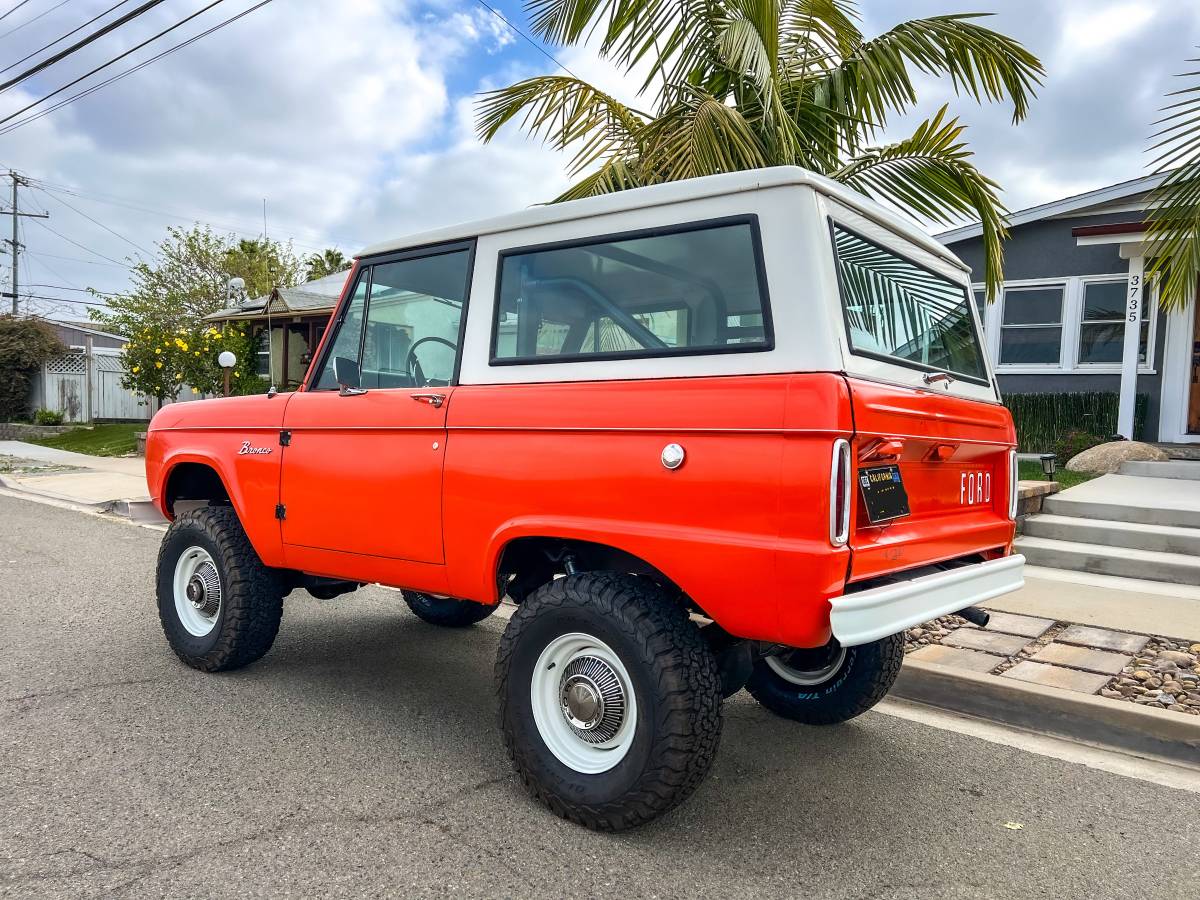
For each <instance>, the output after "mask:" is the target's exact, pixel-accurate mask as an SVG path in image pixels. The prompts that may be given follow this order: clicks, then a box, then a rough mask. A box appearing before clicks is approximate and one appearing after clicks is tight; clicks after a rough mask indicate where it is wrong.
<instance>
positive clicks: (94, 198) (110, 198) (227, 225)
mask: <svg viewBox="0 0 1200 900" xmlns="http://www.w3.org/2000/svg"><path fill="white" fill-rule="evenodd" d="M26 180H27V181H29V182H30V183H31V184H32V185H33V186H34V187H36V188H38V189H39V190H41V191H43V192H49V193H51V194H54V195H58V194H67V195H69V196H71V197H78V198H79V199H81V200H88V201H91V202H93V203H104V204H107V205H109V206H117V207H121V208H122V209H131V210H134V211H136V212H143V213H150V214H151V215H155V216H161V217H162V218H164V219H173V220H176V221H179V222H207V223H208V224H209V225H212V226H213V227H214V228H220V229H224V230H228V231H231V232H233V233H234V234H238V235H243V236H245V237H256V236H258V235H259V234H260V233H261V232H258V231H247V230H246V229H247V228H248V227H249V226H248V225H247V223H245V222H240V223H232V222H221V221H216V220H214V219H212V218H210V217H209V216H207V215H204V214H199V213H196V214H184V213H182V212H180V211H179V210H175V211H170V210H165V209H153V208H151V207H148V206H140V205H138V204H135V203H129V202H126V199H125V198H121V197H117V196H116V195H114V194H97V193H90V192H89V193H86V194H85V193H81V192H80V191H77V190H74V189H73V188H69V187H67V186H65V185H56V184H54V183H53V182H48V181H43V180H41V179H39V178H29V177H26ZM277 221H286V220H277ZM293 224H296V223H293ZM330 237H332V238H334V239H335V240H336V239H337V238H338V235H330ZM345 237H346V236H345V235H342V236H341V238H343V243H347V244H353V245H362V244H363V243H364V242H363V241H362V240H361V239H359V238H354V239H352V240H344V238H345ZM289 240H291V241H292V243H294V244H296V245H297V246H300V247H308V248H310V249H312V250H324V249H326V247H327V245H320V244H310V243H307V242H305V241H300V240H297V239H296V238H295V237H289Z"/></svg>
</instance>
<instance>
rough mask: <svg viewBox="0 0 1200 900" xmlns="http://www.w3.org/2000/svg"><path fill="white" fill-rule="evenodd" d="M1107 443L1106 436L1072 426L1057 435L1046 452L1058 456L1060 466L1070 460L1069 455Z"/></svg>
mask: <svg viewBox="0 0 1200 900" xmlns="http://www.w3.org/2000/svg"><path fill="white" fill-rule="evenodd" d="M1107 443H1108V438H1107V437H1103V436H1101V435H1098V434H1092V433H1091V432H1090V431H1083V430H1081V429H1078V428H1072V429H1071V430H1070V431H1068V432H1067V433H1066V434H1064V435H1062V436H1061V437H1059V439H1058V440H1057V441H1055V442H1054V445H1053V446H1052V447H1051V448H1050V450H1049V451H1048V452H1050V453H1053V454H1054V455H1055V456H1057V457H1058V465H1059V467H1060V468H1061V467H1062V466H1065V465H1066V464H1067V463H1068V462H1070V460H1071V457H1073V456H1078V455H1079V454H1080V453H1082V452H1083V451H1084V450H1090V449H1092V447H1098V446H1099V445H1100V444H1107Z"/></svg>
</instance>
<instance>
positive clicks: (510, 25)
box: [475, 0, 583, 81]
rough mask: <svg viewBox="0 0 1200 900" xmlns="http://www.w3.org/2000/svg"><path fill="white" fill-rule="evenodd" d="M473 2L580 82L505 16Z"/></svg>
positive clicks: (576, 76) (486, 5)
mask: <svg viewBox="0 0 1200 900" xmlns="http://www.w3.org/2000/svg"><path fill="white" fill-rule="evenodd" d="M475 2H476V3H478V4H479V5H480V6H482V7H483V8H484V9H486V10H487V11H488V12H490V13H491V14H492V15H493V16H495V17H496V18H497V19H499V20H500V21H501V22H503V23H504V24H505V25H507V26H508V27H509V28H510V29H512V30H513V31H514V32H515V33H516V34H518V35H520V36H521V37H523V38H524V39H525V40H526V42H527V43H528V44H529V46H531V47H533V49H534V50H536V51H537V52H538V53H540V54H542V56H544V57H546V59H548V60H550V62H552V63H554V64H555V65H556V66H558V67H559V68H560V69H562V70H563V71H564V72H566V73H567V74H568V75H570V76H571V77H572V78H578V79H579V80H580V81H582V80H583V79H582V78H579V76H578V75H576V74H575V73H574V72H572V71H571V70H570V69H568V68H567V67H566V66H565V65H564V64H563V63H561V62H559V61H558V60H557V59H555V58H554V56H553V54H551V53H550V51H549V50H547V49H546V48H545V47H543V46H542V45H541V44H539V43H538V42H537V41H535V40H534V39H533V38H531V37H530V36H529V35H527V34H526V33H525V32H524V31H522V30H521V29H520V28H518V27H517V26H516V25H514V24H513V23H512V22H510V21H508V17H507V16H505V15H504V14H503V13H501V12H500V11H499V10H497V9H495V8H494V7H492V6H489V5H488V4H487V3H486V2H485V0H475Z"/></svg>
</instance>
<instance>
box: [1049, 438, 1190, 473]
mask: <svg viewBox="0 0 1200 900" xmlns="http://www.w3.org/2000/svg"><path fill="white" fill-rule="evenodd" d="M1168 459H1170V457H1169V456H1167V454H1166V453H1164V452H1163V451H1162V450H1160V449H1158V448H1157V447H1155V446H1153V445H1151V444H1143V443H1142V442H1141V441H1111V442H1109V443H1107V444H1100V445H1099V446H1098V447H1092V449H1090V450H1084V451H1083V452H1082V453H1080V454H1078V455H1076V456H1072V457H1071V458H1070V460H1068V461H1067V465H1066V469H1067V471H1068V472H1087V473H1089V474H1092V475H1111V474H1113V473H1114V472H1116V471H1117V469H1119V468H1120V467H1121V463H1123V462H1125V461H1126V460H1151V461H1154V462H1163V461H1166V460H1168Z"/></svg>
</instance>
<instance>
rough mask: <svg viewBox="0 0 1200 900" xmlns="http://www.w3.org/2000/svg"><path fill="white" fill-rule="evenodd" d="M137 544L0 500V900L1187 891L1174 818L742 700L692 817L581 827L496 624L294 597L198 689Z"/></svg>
mask: <svg viewBox="0 0 1200 900" xmlns="http://www.w3.org/2000/svg"><path fill="white" fill-rule="evenodd" d="M385 524H386V523H385V522H384V521H383V520H382V519H381V520H380V527H385ZM160 537H161V535H160V533H158V532H156V531H153V530H149V529H146V528H139V527H135V526H132V525H129V524H126V523H122V522H118V521H112V520H107V519H103V518H100V517H97V516H93V515H87V514H84V513H80V512H73V511H70V510H64V509H57V508H52V507H47V506H43V505H38V504H34V503H32V502H28V501H26V500H22V499H14V498H12V497H10V496H0V603H2V606H0V617H2V618H0V896H17V897H25V896H30V897H33V896H37V897H41V896H62V897H92V896H139V897H161V896H166V895H171V896H197V897H244V896H264V895H273V896H274V895H280V894H285V893H286V894H295V895H309V896H347V897H360V896H379V895H400V896H445V895H454V896H465V897H488V898H494V897H502V896H546V897H567V896H573V897H581V896H600V895H604V896H616V897H673V896H707V897H723V896H731V897H732V896H741V897H775V896H796V897H809V898H864V900H865V898H916V897H919V898H923V900H928V898H952V897H981V898H982V897H986V898H995V897H1004V898H1018V897H1088V898H1103V897H1113V898H1118V897H1119V898H1127V897H1138V898H1142V900H1145V898H1159V897H1162V898H1173V897H1182V896H1194V895H1195V894H1196V892H1197V890H1200V853H1198V851H1197V849H1196V848H1197V847H1198V846H1200V816H1197V814H1196V810H1197V808H1198V802H1200V795H1197V794H1196V793H1192V792H1189V791H1187V790H1183V789H1177V788H1173V787H1168V786H1165V785H1164V784H1162V783H1152V782H1149V781H1146V780H1143V779H1141V778H1134V777H1124V776H1122V775H1118V774H1112V773H1111V772H1109V771H1102V770H1098V769H1096V768H1094V767H1089V766H1085V765H1081V764H1079V763H1078V762H1075V761H1072V760H1071V759H1069V758H1068V759H1060V758H1054V757H1051V756H1047V755H1044V754H1042V753H1032V752H1026V751H1025V750H1021V749H1016V748H1015V747H1011V746H1004V745H1003V744H1000V743H996V742H995V738H993V739H992V740H981V739H979V738H977V737H974V736H971V735H970V734H964V733H960V732H959V731H958V730H954V729H948V728H946V727H931V726H930V725H927V724H922V723H920V722H916V721H912V720H910V719H909V718H905V717H902V716H901V715H897V714H891V713H883V712H872V713H868V714H867V715H865V716H862V717H861V718H859V719H858V720H856V721H855V722H853V723H849V724H846V725H843V726H838V727H833V728H824V729H821V728H804V727H801V726H798V725H795V724H793V723H789V722H785V721H783V720H780V719H777V718H775V717H773V716H772V715H771V714H769V713H767V712H766V711H765V710H763V709H762V708H760V707H758V706H757V705H756V704H755V703H754V702H753V700H751V699H750V698H749V697H748V696H747V695H745V694H740V695H738V696H737V697H735V698H734V699H733V700H731V701H729V702H728V703H727V704H726V707H725V709H726V721H725V731H724V737H723V740H722V745H721V750H720V753H719V754H718V758H717V762H716V765H715V766H714V769H713V771H712V774H711V777H710V778H709V779H708V781H707V782H706V783H705V785H704V786H703V787H702V788H701V789H700V790H699V792H698V793H697V794H696V795H695V796H694V797H693V798H692V799H691V800H690V801H689V802H687V803H686V804H685V805H684V806H683V807H681V808H680V809H678V810H676V811H675V812H673V813H671V814H670V815H668V816H666V817H664V818H663V819H661V820H659V821H657V822H655V823H653V824H651V825H650V826H647V827H645V828H642V829H640V830H638V831H634V832H629V833H625V834H622V835H617V836H611V835H599V834H594V833H591V832H588V831H584V830H582V829H580V828H577V827H575V826H572V825H569V824H567V823H565V822H562V821H560V820H559V819H556V818H554V817H553V816H551V815H550V814H549V813H548V812H546V811H544V810H543V809H542V808H541V807H540V806H537V805H535V804H534V803H533V802H532V801H531V800H529V799H528V798H527V797H526V796H525V794H524V793H523V791H522V789H521V787H520V785H519V784H518V783H517V781H516V779H515V778H514V777H513V776H512V775H511V774H510V770H509V768H508V763H507V760H506V759H505V756H504V751H503V748H502V744H501V740H500V736H499V733H498V731H497V728H496V724H495V713H494V702H493V697H492V671H491V669H492V656H493V653H494V651H495V647H496V643H497V640H498V637H499V633H500V629H501V627H502V625H503V622H501V621H500V620H497V619H492V620H488V621H487V622H485V623H484V624H482V625H481V626H477V627H476V628H473V629H469V630H468V631H466V632H461V631H459V632H451V631H439V630H438V629H436V628H433V627H431V626H428V625H425V624H423V623H422V622H420V621H419V620H417V619H416V618H414V617H413V616H412V615H410V614H409V613H408V611H407V609H406V608H405V607H404V606H403V604H402V603H400V602H399V598H398V596H397V595H396V594H395V593H394V592H389V591H385V590H382V589H379V588H371V589H365V590H363V591H360V592H358V593H357V594H351V595H347V596H345V597H341V598H338V599H337V600H334V601H325V602H321V601H317V600H314V599H313V598H311V597H309V596H308V595H307V594H298V595H294V596H293V597H291V598H289V600H288V601H287V605H286V607H285V613H284V622H283V628H282V630H281V633H280V636H279V639H278V641H277V642H276V644H275V648H274V650H273V651H272V652H271V653H270V654H269V655H268V656H267V657H266V658H265V659H264V660H263V661H262V662H260V663H259V664H257V665H255V666H252V667H251V668H249V669H246V670H243V671H241V672H237V673H231V674H225V675H217V676H213V675H203V674H201V673H199V672H195V671H192V670H191V669H188V668H186V667H184V666H183V665H181V664H180V663H179V662H178V661H177V660H176V659H175V657H174V656H173V655H172V654H171V653H170V651H169V650H168V649H167V647H166V644H165V643H164V641H163V639H162V635H161V633H160V631H159V625H158V621H157V616H156V613H155V609H154V603H153V594H152V572H153V566H154V559H155V554H156V552H157V547H158V542H159V539H160ZM1018 738H1019V736H1018V735H1015V734H1014V741H1018ZM1003 739H1004V738H1003V737H1002V738H1001V740H1003ZM1067 756H1068V757H1069V756H1070V754H1067ZM1121 764H1122V765H1125V766H1126V767H1127V768H1130V767H1132V769H1133V770H1134V771H1136V770H1137V767H1138V766H1140V765H1141V764H1140V763H1134V764H1130V763H1128V762H1127V761H1125V760H1124V759H1122V761H1121ZM1168 783H1170V782H1169V781H1168ZM1016 826H1020V827H1016Z"/></svg>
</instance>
